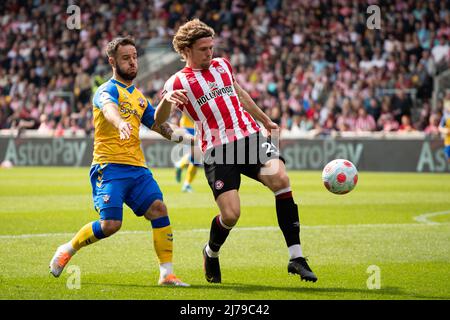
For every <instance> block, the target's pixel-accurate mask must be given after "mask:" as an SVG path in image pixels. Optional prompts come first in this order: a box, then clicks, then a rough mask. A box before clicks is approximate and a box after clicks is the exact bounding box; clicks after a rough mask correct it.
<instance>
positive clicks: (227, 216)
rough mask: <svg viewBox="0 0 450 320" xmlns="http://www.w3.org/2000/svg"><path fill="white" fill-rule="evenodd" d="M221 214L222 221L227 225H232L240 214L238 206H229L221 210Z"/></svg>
mask: <svg viewBox="0 0 450 320" xmlns="http://www.w3.org/2000/svg"><path fill="white" fill-rule="evenodd" d="M221 214H222V222H223V223H225V224H226V225H227V226H229V227H234V225H235V224H236V223H237V221H238V220H239V217H240V216H241V210H240V209H239V208H229V209H227V210H224V211H223V212H221Z"/></svg>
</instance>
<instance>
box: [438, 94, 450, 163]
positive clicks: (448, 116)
mask: <svg viewBox="0 0 450 320" xmlns="http://www.w3.org/2000/svg"><path fill="white" fill-rule="evenodd" d="M439 131H440V132H441V133H442V134H443V135H444V152H445V156H446V157H447V162H448V163H450V99H448V100H447V101H445V102H444V115H443V116H442V119H441V123H440V124H439Z"/></svg>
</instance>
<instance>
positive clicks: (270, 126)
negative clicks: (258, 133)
mask: <svg viewBox="0 0 450 320" xmlns="http://www.w3.org/2000/svg"><path fill="white" fill-rule="evenodd" d="M264 128H266V130H267V134H268V135H269V136H270V135H272V134H275V135H278V131H279V130H280V127H279V126H278V125H277V124H276V123H275V122H273V121H271V120H269V121H267V122H265V123H264Z"/></svg>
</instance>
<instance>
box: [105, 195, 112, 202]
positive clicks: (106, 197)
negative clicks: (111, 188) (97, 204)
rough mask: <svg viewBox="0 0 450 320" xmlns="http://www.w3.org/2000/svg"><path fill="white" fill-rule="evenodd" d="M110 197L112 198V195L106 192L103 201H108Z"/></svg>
mask: <svg viewBox="0 0 450 320" xmlns="http://www.w3.org/2000/svg"><path fill="white" fill-rule="evenodd" d="M110 198H111V197H110V196H109V195H108V194H105V195H104V196H103V202H104V203H108V202H109V199H110Z"/></svg>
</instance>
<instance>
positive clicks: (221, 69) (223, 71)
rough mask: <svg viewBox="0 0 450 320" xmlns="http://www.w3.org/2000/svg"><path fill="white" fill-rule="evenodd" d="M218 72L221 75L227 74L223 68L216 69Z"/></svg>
mask: <svg viewBox="0 0 450 320" xmlns="http://www.w3.org/2000/svg"><path fill="white" fill-rule="evenodd" d="M216 70H217V72H219V73H225V72H226V71H225V69H224V68H223V67H222V66H217V67H216Z"/></svg>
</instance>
